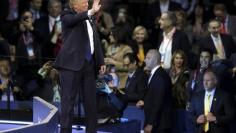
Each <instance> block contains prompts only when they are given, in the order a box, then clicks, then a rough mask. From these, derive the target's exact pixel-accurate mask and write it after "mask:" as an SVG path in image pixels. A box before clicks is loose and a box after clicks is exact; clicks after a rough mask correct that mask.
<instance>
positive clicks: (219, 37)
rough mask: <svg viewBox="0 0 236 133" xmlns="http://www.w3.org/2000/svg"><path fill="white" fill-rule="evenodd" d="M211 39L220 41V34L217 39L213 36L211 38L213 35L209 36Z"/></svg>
mask: <svg viewBox="0 0 236 133" xmlns="http://www.w3.org/2000/svg"><path fill="white" fill-rule="evenodd" d="M211 38H212V39H213V40H218V39H220V34H218V36H217V37H215V36H213V35H212V34H211Z"/></svg>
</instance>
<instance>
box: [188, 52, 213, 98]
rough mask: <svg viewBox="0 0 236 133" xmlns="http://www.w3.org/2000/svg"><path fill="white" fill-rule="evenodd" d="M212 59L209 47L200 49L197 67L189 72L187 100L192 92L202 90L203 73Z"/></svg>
mask: <svg viewBox="0 0 236 133" xmlns="http://www.w3.org/2000/svg"><path fill="white" fill-rule="evenodd" d="M212 59H213V53H212V51H211V50H210V49H206V48H205V49H201V51H200V57H199V66H198V67H197V69H195V70H193V71H192V72H191V76H190V79H189V82H188V92H189V94H188V95H189V96H188V99H189V101H190V100H191V98H192V96H193V95H194V94H196V93H198V92H200V91H202V90H203V74H204V72H205V71H206V70H207V69H208V68H210V64H211V61H212Z"/></svg>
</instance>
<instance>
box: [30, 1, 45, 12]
mask: <svg viewBox="0 0 236 133" xmlns="http://www.w3.org/2000/svg"><path fill="white" fill-rule="evenodd" d="M30 5H31V8H33V9H34V10H37V11H39V10H40V9H41V7H42V0H32V1H31V2H30Z"/></svg>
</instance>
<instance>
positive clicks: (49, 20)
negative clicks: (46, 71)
mask: <svg viewBox="0 0 236 133" xmlns="http://www.w3.org/2000/svg"><path fill="white" fill-rule="evenodd" d="M61 11H62V3H61V1H59V0H49V2H48V15H47V16H45V17H42V18H40V19H37V20H36V21H35V30H36V31H38V33H39V37H40V40H41V41H40V43H41V44H42V52H41V54H42V58H43V62H47V61H48V60H54V58H55V57H56V55H57V54H58V50H57V49H60V47H61V41H60V40H61V20H60V16H61V15H60V14H61Z"/></svg>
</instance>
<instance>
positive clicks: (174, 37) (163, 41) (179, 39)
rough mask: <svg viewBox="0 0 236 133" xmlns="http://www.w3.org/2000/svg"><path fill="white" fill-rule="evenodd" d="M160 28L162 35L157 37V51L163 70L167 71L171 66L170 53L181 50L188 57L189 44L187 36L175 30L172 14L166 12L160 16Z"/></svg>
mask: <svg viewBox="0 0 236 133" xmlns="http://www.w3.org/2000/svg"><path fill="white" fill-rule="evenodd" d="M159 24H160V28H161V29H162V30H163V34H161V36H159V39H157V40H158V42H157V43H156V45H157V49H158V50H159V52H160V54H161V62H162V66H163V68H164V69H169V68H170V65H171V57H172V53H173V52H174V51H175V50H177V49H180V50H183V51H184V53H185V54H186V55H187V57H188V56H189V54H188V53H189V52H188V51H189V49H190V44H189V40H188V37H187V35H186V34H185V33H184V32H182V31H180V30H177V29H176V28H175V25H176V16H175V13H174V12H171V11H167V12H164V13H163V14H162V15H161V18H160V20H159Z"/></svg>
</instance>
